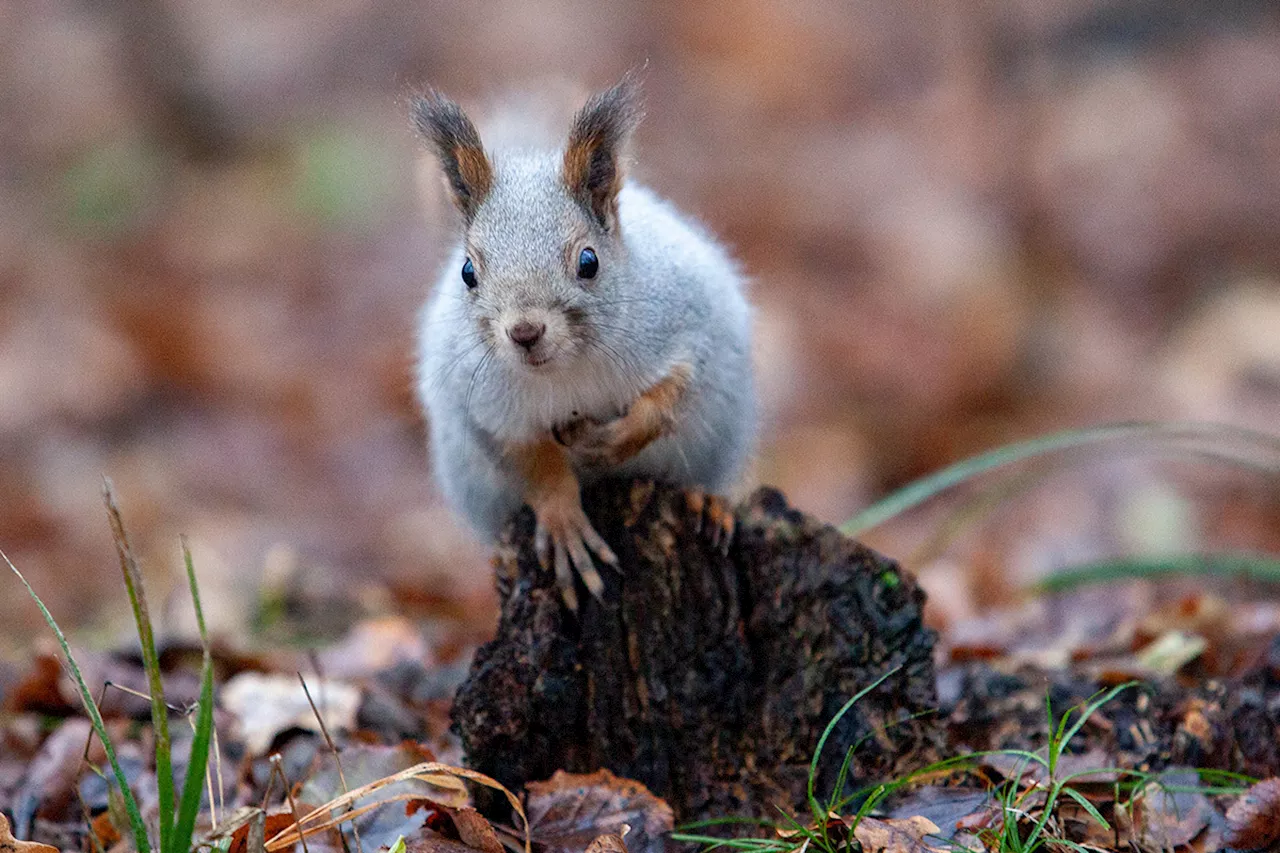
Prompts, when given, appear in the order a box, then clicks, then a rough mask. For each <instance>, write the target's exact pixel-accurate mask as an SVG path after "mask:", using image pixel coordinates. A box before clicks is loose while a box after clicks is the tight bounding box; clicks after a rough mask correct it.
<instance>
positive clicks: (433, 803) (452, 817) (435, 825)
mask: <svg viewBox="0 0 1280 853" xmlns="http://www.w3.org/2000/svg"><path fill="white" fill-rule="evenodd" d="M419 811H422V812H426V813H427V814H426V821H425V823H424V824H423V826H422V827H421V829H425V830H426V831H429V832H434V833H435V834H437V835H439V836H441V837H442V838H447V839H449V840H451V841H460V842H462V843H463V844H465V845H466V846H467V847H469V848H470V849H472V850H481V851H484V853H502V851H503V850H504V848H503V846H502V841H501V840H499V838H498V833H497V832H496V831H495V830H494V828H493V824H491V823H489V821H488V820H486V819H485V817H484V815H482V814H480V813H479V812H478V811H476V810H475V809H473V808H472V807H471V806H452V805H449V804H447V803H441V802H439V801H437V800H429V799H426V798H417V799H412V800H408V801H407V802H406V803H405V807H404V813H405V815H406V816H411V815H413V814H415V813H416V812H419ZM407 838H408V836H406V839H407Z"/></svg>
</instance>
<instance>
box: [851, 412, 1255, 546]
mask: <svg viewBox="0 0 1280 853" xmlns="http://www.w3.org/2000/svg"><path fill="white" fill-rule="evenodd" d="M1144 438H1145V439H1161V440H1170V441H1209V442H1218V443H1221V442H1224V441H1229V440H1235V441H1239V442H1241V443H1242V444H1246V445H1249V446H1251V447H1252V448H1255V449H1258V450H1261V451H1262V452H1263V453H1264V454H1267V455H1268V457H1269V461H1268V462H1267V463H1265V464H1264V465H1261V466H1256V465H1253V466H1250V467H1257V468H1262V469H1263V470H1267V471H1275V470H1278V469H1280V464H1278V463H1277V462H1276V461H1275V460H1277V459H1280V438H1277V437H1276V436H1273V435H1268V434H1267V433H1262V432H1257V431H1254V430H1248V429H1242V428H1240V427H1233V426H1227V425H1224V424H1208V423H1176V422H1175V423H1160V422H1134V423H1121V424H1110V425H1106V426H1100V427H1090V428H1086V429H1071V430H1064V431H1063V432H1058V433H1054V434H1052V435H1047V436H1042V437H1040V438H1033V439H1030V440H1028V441H1022V442H1017V443H1015V444H1009V445H1005V446H1003V447H998V448H996V449H995V450H991V451H988V452H987V453H983V454H980V455H978V456H973V457H970V458H968V459H964V460H961V461H960V462H957V463H955V464H954V465H949V466H947V467H946V468H943V469H942V470H941V471H938V472H936V473H934V474H930V475H929V476H926V477H923V478H921V479H919V480H916V481H915V482H913V483H909V484H907V485H906V486H904V487H903V488H901V489H898V490H897V491H895V492H893V493H891V494H889V495H887V496H885V497H884V498H881V499H880V500H878V501H876V502H875V503H873V504H872V505H871V506H869V507H867V508H866V509H864V510H863V511H862V512H860V513H858V514H857V515H855V516H854V517H853V518H851V519H849V520H848V521H846V522H845V523H844V524H842V525H840V531H841V532H842V533H844V534H845V535H847V536H857V535H859V534H861V533H864V532H865V531H867V530H869V529H871V528H872V527H875V526H877V525H879V524H883V523H884V522H885V521H888V520H889V519H891V518H893V517H894V516H897V515H900V514H901V513H903V512H906V511H907V510H910V509H914V508H915V507H917V506H919V505H920V504H922V503H924V502H925V501H927V500H929V499H930V498H932V497H934V496H935V495H938V494H940V493H942V492H944V491H946V490H947V489H950V488H952V487H953V486H956V485H959V484H960V483H963V482H965V481H966V480H969V479H971V478H973V477H976V476H978V475H979V474H984V473H986V472H988V471H992V470H995V469H997V468H1003V467H1005V466H1007V465H1012V464H1014V463H1016V462H1021V461H1022V460H1024V459H1031V458H1034V457H1038V456H1045V455H1048V454H1051V453H1058V452H1061V451H1065V450H1072V449H1075V448H1079V447H1089V446H1096V445H1100V444H1109V443H1112V442H1120V441H1127V440H1131V439H1144ZM1222 458H1223V460H1224V461H1235V457H1233V456H1225V455H1224V456H1223V457H1222Z"/></svg>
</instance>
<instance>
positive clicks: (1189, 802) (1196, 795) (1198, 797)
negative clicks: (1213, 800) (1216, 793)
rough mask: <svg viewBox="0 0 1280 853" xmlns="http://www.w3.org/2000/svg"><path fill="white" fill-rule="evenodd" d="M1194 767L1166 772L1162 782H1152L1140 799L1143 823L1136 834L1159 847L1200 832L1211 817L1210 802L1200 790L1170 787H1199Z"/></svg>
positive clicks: (1176, 844)
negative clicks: (1172, 788) (1192, 768)
mask: <svg viewBox="0 0 1280 853" xmlns="http://www.w3.org/2000/svg"><path fill="white" fill-rule="evenodd" d="M1199 785H1200V777H1199V775H1198V774H1196V772H1195V771H1194V770H1183V771H1177V772H1173V773H1166V774H1165V775H1164V776H1163V777H1162V778H1161V782H1151V783H1150V784H1148V785H1147V786H1146V787H1145V788H1143V790H1142V797H1141V798H1140V800H1139V805H1140V806H1141V810H1140V811H1139V815H1140V816H1141V821H1142V824H1141V826H1140V827H1139V828H1138V830H1137V832H1136V833H1135V834H1136V837H1137V838H1138V840H1139V841H1145V842H1147V843H1148V844H1149V845H1151V846H1153V847H1155V848H1157V849H1160V850H1172V849H1173V848H1175V847H1181V846H1182V845H1184V844H1188V843H1190V841H1191V840H1192V839H1193V838H1195V837H1196V836H1197V835H1199V834H1200V833H1201V832H1202V831H1203V830H1204V828H1205V827H1206V826H1208V825H1209V822H1210V821H1211V820H1213V814H1214V812H1213V806H1212V804H1210V802H1209V799H1208V798H1207V797H1206V796H1205V795H1204V794H1202V793H1200V792H1199V791H1185V790H1179V791H1172V790H1169V788H1170V787H1179V788H1188V787H1192V786H1196V787H1199Z"/></svg>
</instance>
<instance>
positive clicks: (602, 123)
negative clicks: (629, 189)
mask: <svg viewBox="0 0 1280 853" xmlns="http://www.w3.org/2000/svg"><path fill="white" fill-rule="evenodd" d="M642 114H643V113H642V110H641V106H640V84H639V81H637V80H636V77H635V75H633V74H627V75H626V76H625V77H623V78H622V80H621V81H619V82H618V84H617V85H615V86H614V87H613V88H611V89H606V90H605V91H603V92H600V93H598V94H596V95H594V96H592V98H591V100H589V101H587V103H586V105H585V106H583V108H582V109H581V110H579V111H578V115H577V116H576V117H575V118H574V120H573V129H572V130H571V131H569V147H568V148H566V149H565V152H564V182H565V185H566V186H568V188H569V193H570V194H571V195H572V196H573V197H574V198H575V199H577V200H578V202H579V203H580V204H582V205H583V206H584V207H585V208H587V210H589V211H590V212H591V214H592V216H594V217H595V219H596V221H597V222H599V223H600V226H601V227H602V228H604V229H605V230H606V231H609V230H612V229H613V227H614V225H615V223H616V222H617V219H618V190H620V189H622V164H621V158H622V156H623V154H624V153H625V149H626V146H627V143H628V142H629V141H630V139H631V134H632V132H634V131H635V129H636V125H638V124H639V123H640V118H641V116H642Z"/></svg>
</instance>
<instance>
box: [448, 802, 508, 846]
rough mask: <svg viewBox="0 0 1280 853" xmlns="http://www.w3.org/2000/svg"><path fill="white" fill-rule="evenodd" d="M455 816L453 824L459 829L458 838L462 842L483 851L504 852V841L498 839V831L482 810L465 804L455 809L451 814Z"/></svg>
mask: <svg viewBox="0 0 1280 853" xmlns="http://www.w3.org/2000/svg"><path fill="white" fill-rule="evenodd" d="M450 816H451V817H452V818H453V825H454V827H456V828H457V830H458V838H460V839H461V840H462V843H463V844H465V845H467V846H468V847H470V848H471V849H473V850H481V851H483V853H502V851H503V847H502V842H501V841H499V840H498V833H496V832H494V831H493V825H492V824H491V823H489V821H487V820H485V819H484V816H483V815H481V814H480V812H478V811H476V810H475V809H473V808H471V806H463V807H461V808H458V809H454V810H453V812H452V813H451V815H450Z"/></svg>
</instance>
